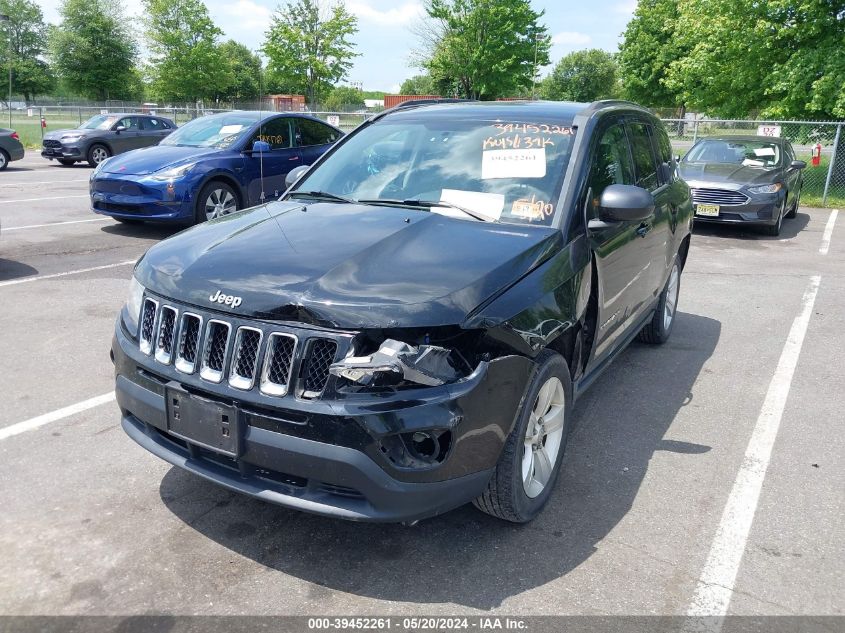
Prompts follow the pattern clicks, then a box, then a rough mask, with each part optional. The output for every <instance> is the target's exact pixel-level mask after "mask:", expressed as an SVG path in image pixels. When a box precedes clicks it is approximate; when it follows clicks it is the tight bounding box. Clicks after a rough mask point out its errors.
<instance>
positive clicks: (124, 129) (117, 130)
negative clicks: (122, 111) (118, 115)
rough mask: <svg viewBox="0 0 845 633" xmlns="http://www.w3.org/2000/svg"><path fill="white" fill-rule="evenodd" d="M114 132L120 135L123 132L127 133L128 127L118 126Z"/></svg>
mask: <svg viewBox="0 0 845 633" xmlns="http://www.w3.org/2000/svg"><path fill="white" fill-rule="evenodd" d="M114 131H115V132H117V133H118V134H120V133H121V132H125V131H126V126H125V125H118V126H117V127H116V128H114Z"/></svg>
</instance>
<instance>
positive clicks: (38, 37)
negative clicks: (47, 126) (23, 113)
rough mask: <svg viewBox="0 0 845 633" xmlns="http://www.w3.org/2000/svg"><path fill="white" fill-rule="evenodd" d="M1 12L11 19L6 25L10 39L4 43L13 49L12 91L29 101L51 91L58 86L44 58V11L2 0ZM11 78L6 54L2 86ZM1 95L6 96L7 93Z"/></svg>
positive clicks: (19, 0)
mask: <svg viewBox="0 0 845 633" xmlns="http://www.w3.org/2000/svg"><path fill="white" fill-rule="evenodd" d="M0 13H2V14H4V15H8V16H9V20H8V21H7V22H4V23H3V26H5V27H6V28H5V31H6V33H5V35H6V36H7V37H8V38H9V39H8V40H6V41H5V42H4V43H3V44H4V45H6V46H8V47H9V48H10V49H11V59H12V91H13V92H14V93H16V94H20V95H23V96H24V99H26V100H27V101H30V100H31V99H32V97H33V96H35V95H39V94H44V93H46V92H49V91H50V90H52V89H53V86H54V85H55V83H56V79H55V77H54V76H53V72H52V70H51V69H50V67H49V66H48V64H47V62H46V61H44V59H43V56H44V54H45V52H46V51H45V49H44V46H45V44H46V41H47V25H46V24H45V23H44V15H43V14H42V13H41V8H40V7H39V6H38V5H37V4H35V3H34V2H30V0H0ZM4 39H5V38H4ZM6 42H9V44H6ZM4 53H5V51H4ZM8 76H9V57H8V55H4V57H3V63H2V64H0V85H8V84H5V82H6V81H7V78H8ZM0 92H2V93H3V94H5V93H6V90H2V91H0Z"/></svg>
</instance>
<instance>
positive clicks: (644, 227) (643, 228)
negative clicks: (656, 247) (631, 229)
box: [637, 222, 651, 237]
mask: <svg viewBox="0 0 845 633" xmlns="http://www.w3.org/2000/svg"><path fill="white" fill-rule="evenodd" d="M650 230H651V224H647V223H646V222H643V223H642V224H640V225H639V226H638V227H637V235H639V236H640V237H645V236H646V233H648V232H649V231H650Z"/></svg>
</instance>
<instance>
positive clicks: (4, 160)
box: [0, 149, 9, 171]
mask: <svg viewBox="0 0 845 633" xmlns="http://www.w3.org/2000/svg"><path fill="white" fill-rule="evenodd" d="M8 166H9V155H8V154H7V153H6V150H4V149H0V171H3V170H4V169H6V167H8Z"/></svg>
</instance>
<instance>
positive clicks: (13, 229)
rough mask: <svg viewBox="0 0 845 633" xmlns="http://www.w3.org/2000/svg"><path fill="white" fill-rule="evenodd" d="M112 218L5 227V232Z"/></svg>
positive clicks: (103, 220)
mask: <svg viewBox="0 0 845 633" xmlns="http://www.w3.org/2000/svg"><path fill="white" fill-rule="evenodd" d="M110 219H111V218H90V219H88V220H68V221H67V222H48V223H47V224H27V225H26V226H9V227H3V232H4V233H5V232H7V231H20V230H23V229H40V228H42V227H45V226H59V225H61V224H81V223H82V222H105V221H107V220H110Z"/></svg>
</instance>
